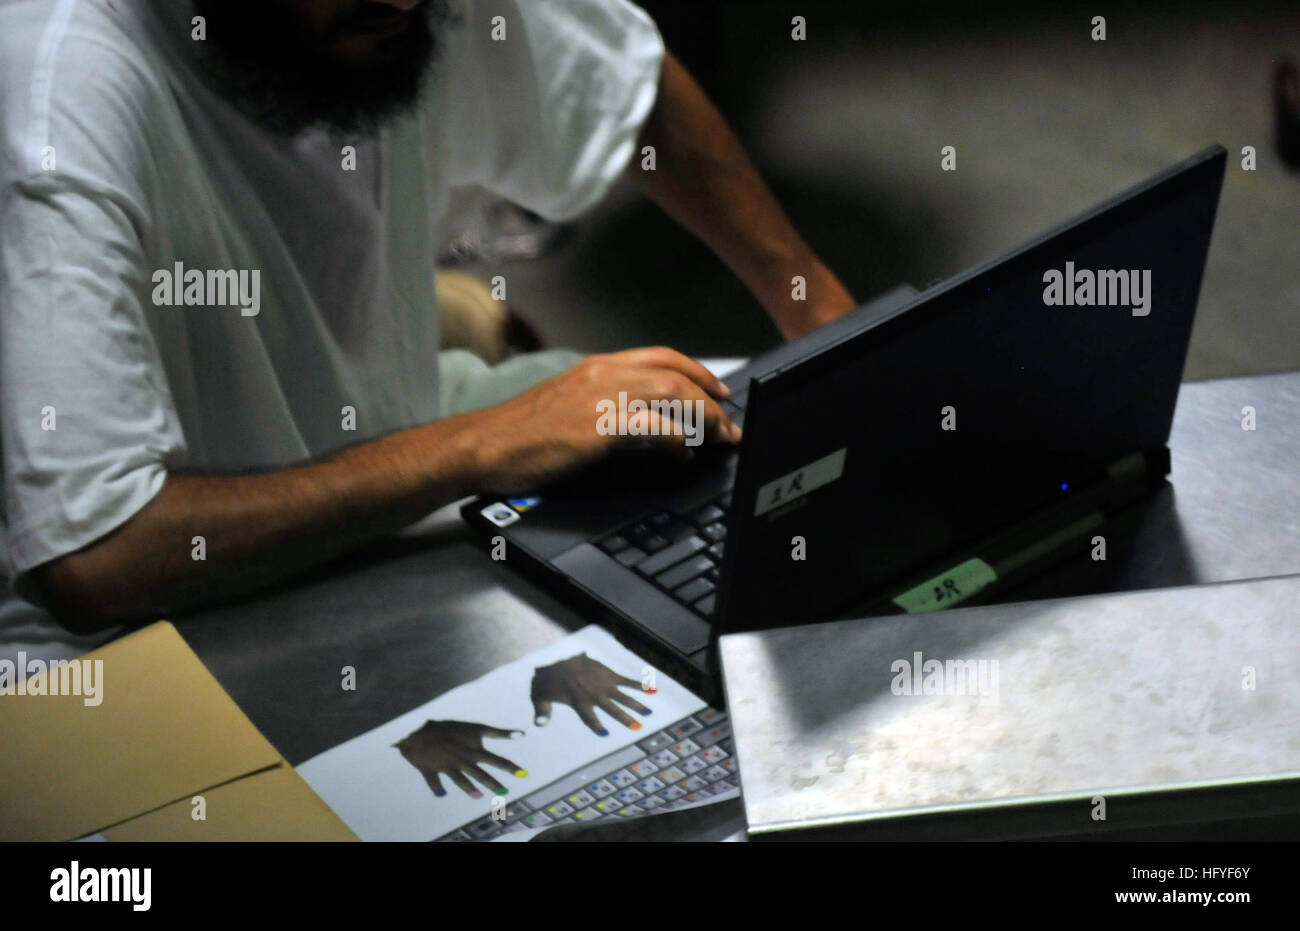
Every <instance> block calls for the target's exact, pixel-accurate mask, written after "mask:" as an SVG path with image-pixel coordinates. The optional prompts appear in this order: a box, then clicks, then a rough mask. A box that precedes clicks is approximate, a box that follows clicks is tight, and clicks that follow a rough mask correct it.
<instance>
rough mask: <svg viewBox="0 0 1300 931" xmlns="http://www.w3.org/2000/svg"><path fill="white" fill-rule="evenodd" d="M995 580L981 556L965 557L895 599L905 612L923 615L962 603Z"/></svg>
mask: <svg viewBox="0 0 1300 931" xmlns="http://www.w3.org/2000/svg"><path fill="white" fill-rule="evenodd" d="M997 580H998V576H997V573H996V572H994V571H993V568H992V567H991V566H990V565H989V564H988V563H986V562H985V561H984V560H982V559H968V560H966V561H965V562H964V563H962V564H961V565H960V566H954V567H953V568H951V569H949V570H948V571H947V572H941V573H940V574H939V575H936V576H935V577H934V578H932V579H930V580H928V581H926V582H922V583H921V584H920V585H918V586H916V588H909V589H908V590H907V591H905V592H903V594H901V595H899V596H898V597H897V598H895V599H894V604H896V605H898V606H899V607H900V608H902V609H903V610H904V611H906V612H907V613H908V614H925V613H927V612H930V611H942V610H943V609H944V608H951V607H952V606H953V605H956V604H961V602H963V601H965V600H966V599H967V598H969V597H970V596H971V595H973V594H975V593H976V592H977V591H979V590H980V589H981V588H984V587H985V586H986V585H988V584H989V583H990V582H996V581H997Z"/></svg>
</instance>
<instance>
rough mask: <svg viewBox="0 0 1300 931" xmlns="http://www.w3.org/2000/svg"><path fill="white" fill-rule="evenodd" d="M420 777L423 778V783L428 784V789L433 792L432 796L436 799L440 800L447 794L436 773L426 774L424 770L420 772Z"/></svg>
mask: <svg viewBox="0 0 1300 931" xmlns="http://www.w3.org/2000/svg"><path fill="white" fill-rule="evenodd" d="M420 775H421V776H423V777H424V781H425V782H427V783H428V784H429V788H430V789H432V790H433V794H434V795H436V796H438V798H442V797H443V796H444V795H446V794H447V790H446V789H444V788H443V787H442V779H441V778H440V777H439V776H438V774H437V773H426V772H425V771H424V770H420Z"/></svg>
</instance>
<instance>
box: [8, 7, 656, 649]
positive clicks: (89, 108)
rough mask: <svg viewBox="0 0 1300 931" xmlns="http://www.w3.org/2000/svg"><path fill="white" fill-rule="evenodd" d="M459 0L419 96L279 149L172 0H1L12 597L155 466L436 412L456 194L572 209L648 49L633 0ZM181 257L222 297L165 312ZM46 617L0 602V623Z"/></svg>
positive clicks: (291, 451)
mask: <svg viewBox="0 0 1300 931" xmlns="http://www.w3.org/2000/svg"><path fill="white" fill-rule="evenodd" d="M455 6H456V7H457V9H458V12H459V22H458V23H456V24H454V25H452V26H450V27H449V29H448V31H447V32H446V34H445V36H444V46H443V51H442V53H441V55H440V57H439V58H438V60H437V63H436V64H435V66H434V67H435V71H434V74H433V75H431V79H430V81H429V83H428V87H427V90H426V94H425V98H424V100H423V101H422V103H421V106H420V108H419V112H418V113H417V114H415V115H413V116H411V117H407V118H403V119H401V120H400V121H398V122H396V123H394V124H392V125H391V126H389V127H387V128H386V129H385V130H384V131H383V132H382V133H381V134H380V136H379V138H377V139H369V140H367V139H364V138H357V139H339V138H329V137H327V136H326V135H325V134H323V133H319V132H309V133H304V134H302V135H301V136H300V137H298V138H296V139H295V140H294V141H293V142H292V144H291V145H285V144H284V143H283V142H281V141H278V140H277V139H276V138H275V137H273V136H271V135H269V134H267V133H266V132H264V131H262V130H261V129H260V128H259V127H258V126H257V125H255V124H253V123H251V122H250V121H249V120H248V119H246V118H245V117H244V116H243V115H242V114H241V113H240V112H238V111H237V110H235V109H234V108H233V107H232V106H231V105H230V104H228V103H227V102H226V101H225V100H224V99H223V98H221V97H220V96H219V95H217V94H216V93H214V92H213V91H212V90H211V89H210V88H209V87H208V86H207V85H206V84H204V83H202V82H201V81H200V79H199V77H198V75H197V73H196V72H195V71H194V70H193V65H192V63H191V60H190V58H189V53H190V51H192V50H191V49H190V47H189V44H190V43H191V42H192V41H193V40H192V39H191V36H190V31H191V25H190V16H191V15H192V11H191V10H190V8H189V3H188V2H187V0H114V2H112V3H111V4H110V3H109V2H107V0H102V2H101V0H53V2H51V0H10V2H3V3H0V144H2V145H3V148H2V149H0V182H2V185H3V187H2V189H0V204H2V205H3V217H2V218H0V246H2V248H3V253H2V256H3V257H2V259H0V444H2V446H3V459H2V464H0V471H2V472H3V484H4V497H3V502H2V504H0V521H2V532H0V550H2V552H0V557H2V565H3V569H2V570H0V571H3V572H4V573H5V574H6V575H7V578H8V579H9V580H10V582H11V583H13V582H14V581H15V580H16V581H17V583H18V584H19V586H20V587H19V591H21V592H23V593H24V594H28V595H30V594H31V592H30V587H29V586H26V585H24V584H23V583H24V582H25V578H24V575H23V574H24V573H26V572H27V571H28V570H30V569H31V568H32V567H34V566H37V565H40V564H41V563H44V562H46V561H48V560H51V559H54V558H55V557H58V556H60V555H62V554H64V553H68V552H70V551H73V550H75V549H78V548H80V547H82V546H84V545H86V544H88V543H90V542H92V541H93V540H95V539H97V538H99V537H101V536H103V535H104V534H106V533H108V532H109V531H111V530H113V529H114V528H116V527H118V526H120V525H121V524H122V523H124V522H125V521H127V520H128V519H129V518H130V517H131V516H132V515H134V514H135V513H136V512H138V511H139V510H140V509H141V508H142V507H143V506H144V505H145V504H146V503H148V501H149V500H150V499H151V498H152V497H153V496H154V495H155V494H156V493H157V492H158V490H159V489H160V488H161V487H162V484H163V481H164V478H165V477H166V474H167V472H168V470H170V469H191V470H193V469H198V470H217V471H225V470H238V471H243V470H249V469H266V468H273V467H280V466H285V465H289V464H291V463H295V462H301V461H304V460H308V459H314V458H317V457H320V456H323V455H325V454H327V453H329V452H331V451H333V450H336V449H338V448H340V447H342V446H345V445H350V444H352V443H356V442H358V441H361V440H365V439H369V438H373V437H377V436H380V435H382V434H385V433H389V432H392V431H394V430H398V429H401V428H405V427H409V426H413V425H416V424H420V423H425V422H428V421H430V420H434V419H436V418H438V417H439V416H442V415H444V414H446V413H449V411H445V410H444V409H443V407H442V406H441V405H440V397H442V396H443V395H446V394H447V393H448V392H447V386H446V385H444V386H443V387H442V388H441V389H440V368H439V351H438V318H437V314H436V310H435V307H434V303H433V302H434V281H433V278H434V249H435V240H436V228H435V225H436V222H437V219H438V217H439V215H440V213H441V211H442V209H443V207H444V205H445V203H446V199H447V194H448V190H449V188H451V187H453V186H456V185H465V184H481V185H483V186H485V187H487V188H489V189H491V190H493V191H496V192H498V193H500V194H501V195H503V196H505V197H507V198H509V199H511V200H513V201H515V202H517V203H519V204H522V205H524V206H526V207H529V208H531V209H532V210H535V211H537V212H538V213H541V214H543V215H545V216H548V217H551V218H554V219H559V218H565V217H569V216H572V215H574V214H576V213H578V212H580V211H581V210H583V209H584V208H586V207H588V206H589V205H591V204H592V203H593V202H595V201H596V200H597V199H598V198H599V197H600V196H601V195H602V194H603V193H604V191H605V190H606V188H607V187H608V185H609V184H610V183H611V182H612V181H613V180H614V179H615V178H616V177H617V176H618V175H619V174H620V173H621V171H622V170H623V168H624V167H625V165H626V164H627V163H628V162H629V160H630V159H631V156H632V153H633V148H634V146H635V138H636V134H637V132H638V130H639V128H640V126H641V124H642V123H643V121H644V120H645V118H646V116H647V115H648V113H649V111H650V109H651V107H652V105H653V103H654V99H655V92H656V88H657V84H658V75H659V68H660V64H661V60H662V55H663V46H662V42H661V40H660V38H659V35H658V33H657V31H656V30H655V28H654V25H653V24H652V23H651V21H650V20H649V18H648V17H647V16H646V15H645V13H643V12H642V11H640V10H639V9H637V8H636V7H634V6H632V5H631V4H629V3H627V2H625V0H461V2H459V3H457V4H455ZM496 16H503V17H505V23H506V39H505V41H498V40H494V39H493V38H492V20H493V17H496ZM343 145H351V146H353V147H354V149H355V160H354V161H355V170H345V168H344V163H345V159H346V158H347V155H346V153H345V152H344V151H343V149H342V147H343ZM177 263H181V266H180V269H179V271H180V276H179V281H180V282H182V283H185V284H187V285H188V284H191V283H192V276H191V277H190V279H187V278H186V276H185V275H184V272H185V271H188V270H195V269H197V270H199V271H201V272H203V282H204V285H205V288H207V290H205V291H204V292H203V293H202V294H200V295H198V297H199V298H200V299H208V300H214V301H219V300H220V298H219V292H218V291H216V290H214V289H215V288H216V286H217V285H218V284H229V285H230V288H231V291H230V292H228V294H227V295H226V298H225V302H224V303H219V304H218V305H216V306H169V305H168V304H167V303H166V302H167V301H168V299H169V298H168V295H167V293H166V290H165V285H166V283H167V282H166V280H165V279H160V278H158V277H157V276H156V274H155V273H157V272H159V271H167V272H169V273H171V275H172V276H176V274H177V271H178V269H177ZM227 270H231V271H235V272H240V271H242V272H244V273H245V277H244V279H243V282H242V284H244V286H245V289H244V292H243V294H242V296H241V297H242V298H248V297H249V296H251V294H252V285H253V283H254V281H257V282H258V293H257V298H258V306H257V308H256V314H252V313H248V312H246V311H251V310H252V309H253V308H252V306H251V303H250V302H249V301H247V300H239V299H236V298H235V295H234V293H233V292H234V291H235V290H236V289H235V285H236V283H237V281H238V276H236V277H231V276H228V275H210V274H208V272H210V271H223V272H224V271H227ZM254 271H256V272H257V273H258V276H257V278H256V279H255V278H254V277H253V275H252V272H254ZM160 289H162V290H160ZM177 290H178V291H179V290H181V289H179V288H178V289H177ZM182 298H183V292H182V294H181V295H180V296H176V295H173V296H172V298H171V300H173V301H175V302H176V303H178V304H179V303H180V301H181V300H182ZM156 300H162V301H163V303H162V304H161V305H160V304H158V303H156ZM491 375H492V373H491V372H486V373H483V376H482V377H485V378H487V377H491ZM461 388H463V386H457V394H458V396H461V395H465V394H467V392H464V391H463V390H461ZM474 393H475V392H472V391H471V392H468V394H471V395H472V394H474ZM498 393H500V392H498ZM478 394H479V395H480V396H491V395H492V394H493V393H492V392H491V391H488V392H478ZM349 412H354V413H352V414H350V413H349ZM350 418H351V419H352V420H353V421H354V423H355V428H354V429H352V430H348V429H346V428H345V425H346V424H347V422H348V420H349V419H350ZM24 624H25V625H26V626H25V627H24V626H23V625H24ZM33 625H35V626H33ZM6 626H7V628H8V629H6ZM38 628H39V630H38ZM48 630H49V627H48V622H47V621H42V620H41V615H40V614H39V612H37V611H36V610H35V609H34V608H32V607H31V606H30V605H27V604H26V603H25V602H22V601H20V600H19V599H17V598H15V597H13V596H10V597H9V598H8V599H7V600H6V601H5V603H4V604H3V605H2V606H0V641H3V640H14V639H28V640H30V639H37V638H38V637H39V636H40V631H45V632H48Z"/></svg>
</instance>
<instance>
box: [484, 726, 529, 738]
mask: <svg viewBox="0 0 1300 931" xmlns="http://www.w3.org/2000/svg"><path fill="white" fill-rule="evenodd" d="M478 729H479V736H480V737H499V738H501V739H502V740H515V739H518V738H520V737H522V736H524V732H523V731H512V730H507V729H506V728H504V727H492V726H490V725H488V724H480V725H479V726H478Z"/></svg>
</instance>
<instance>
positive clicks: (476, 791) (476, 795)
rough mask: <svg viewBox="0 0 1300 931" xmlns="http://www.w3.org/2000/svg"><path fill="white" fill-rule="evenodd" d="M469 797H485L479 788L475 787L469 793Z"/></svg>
mask: <svg viewBox="0 0 1300 931" xmlns="http://www.w3.org/2000/svg"><path fill="white" fill-rule="evenodd" d="M469 797H470V798H482V797H483V793H482V792H480V791H479V790H478V789H475V790H474V791H473V792H471V793H470V794H469Z"/></svg>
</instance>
